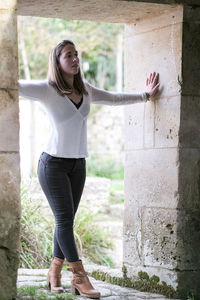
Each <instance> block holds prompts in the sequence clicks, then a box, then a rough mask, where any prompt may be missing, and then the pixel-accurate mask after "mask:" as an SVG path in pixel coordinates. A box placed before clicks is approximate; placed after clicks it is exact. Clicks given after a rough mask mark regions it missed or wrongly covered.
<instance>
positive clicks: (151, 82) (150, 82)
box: [146, 72, 160, 100]
mask: <svg viewBox="0 0 200 300" xmlns="http://www.w3.org/2000/svg"><path fill="white" fill-rule="evenodd" d="M158 78H159V73H157V74H156V72H153V74H152V73H151V74H150V76H149V78H148V77H147V80H146V86H147V88H148V89H147V94H148V98H149V99H150V100H153V99H152V98H153V97H154V96H155V94H156V93H157V92H158V88H159V86H160V83H159V82H158Z"/></svg>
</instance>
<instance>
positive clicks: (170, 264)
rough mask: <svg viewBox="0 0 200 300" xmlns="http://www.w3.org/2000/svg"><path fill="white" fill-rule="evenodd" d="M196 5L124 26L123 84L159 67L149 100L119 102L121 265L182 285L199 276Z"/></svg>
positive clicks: (192, 286)
mask: <svg viewBox="0 0 200 300" xmlns="http://www.w3.org/2000/svg"><path fill="white" fill-rule="evenodd" d="M199 10H200V8H198V7H189V6H177V7H175V8H174V10H173V11H172V12H170V13H169V12H168V13H166V14H162V15H157V16H155V17H154V18H153V19H145V20H142V19H141V20H138V21H137V22H135V23H133V24H130V25H127V26H126V34H125V82H126V90H127V91H129V92H139V91H144V90H145V80H146V76H147V75H148V74H149V73H150V72H153V71H156V72H159V73H160V82H161V89H160V90H161V93H160V95H158V97H157V100H156V101H155V103H152V102H148V103H146V104H136V105H132V106H129V107H126V108H125V119H126V132H125V144H126V160H125V216H124V258H123V260H124V265H125V266H126V268H127V271H128V276H133V275H137V273H138V271H140V270H142V271H146V272H147V273H148V274H149V275H150V276H152V275H154V274H155V275H157V276H159V277H160V280H161V281H165V282H166V283H167V284H169V285H172V286H173V287H174V288H175V289H177V290H180V291H182V292H185V294H186V293H187V292H188V291H189V290H193V291H194V292H197V289H198V286H199V282H200V251H199V249H200V181H199V180H200V85H199V82H200V22H199V20H200V19H199V15H200V14H199Z"/></svg>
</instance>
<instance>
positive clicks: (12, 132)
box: [0, 0, 20, 300]
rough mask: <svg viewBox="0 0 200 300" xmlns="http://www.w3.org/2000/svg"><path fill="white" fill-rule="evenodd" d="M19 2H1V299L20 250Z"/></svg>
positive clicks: (10, 290)
mask: <svg viewBox="0 0 200 300" xmlns="http://www.w3.org/2000/svg"><path fill="white" fill-rule="evenodd" d="M16 19H17V15H16V1H14V0H13V1H12V0H9V1H1V5H0V57H1V64H0V78H1V82H0V141H1V142H0V299H2V300H7V299H12V298H13V297H14V296H15V294H16V277H17V268H18V249H19V219H20V200H19V185H20V172H19V122H18V113H19V112H18V94H17V74H18V69H17V22H16Z"/></svg>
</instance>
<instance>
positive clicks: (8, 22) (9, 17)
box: [0, 10, 18, 48]
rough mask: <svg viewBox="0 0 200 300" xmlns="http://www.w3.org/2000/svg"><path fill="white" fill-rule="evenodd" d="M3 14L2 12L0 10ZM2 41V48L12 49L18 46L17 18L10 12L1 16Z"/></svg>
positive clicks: (0, 37) (0, 35) (2, 13)
mask: <svg viewBox="0 0 200 300" xmlns="http://www.w3.org/2000/svg"><path fill="white" fill-rule="evenodd" d="M0 12H1V10H0ZM0 20H1V22H0V41H1V48H12V47H13V46H14V45H17V42H18V41H17V27H16V22H17V16H16V15H13V14H12V13H11V12H10V11H3V12H1V14H0Z"/></svg>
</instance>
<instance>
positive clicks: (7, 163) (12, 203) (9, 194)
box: [0, 153, 21, 229]
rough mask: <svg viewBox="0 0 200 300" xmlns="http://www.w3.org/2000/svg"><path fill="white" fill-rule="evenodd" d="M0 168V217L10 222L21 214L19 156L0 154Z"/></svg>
mask: <svg viewBox="0 0 200 300" xmlns="http://www.w3.org/2000/svg"><path fill="white" fill-rule="evenodd" d="M0 166H1V168H0V178H1V181H0V191H1V193H0V216H3V217H5V218H7V220H8V222H9V219H10V218H12V217H13V216H15V217H20V213H21V212H20V209H21V208H20V199H19V195H20V170H19V154H14V153H13V154H0ZM6 228H7V225H6V227H5V229H6Z"/></svg>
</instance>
